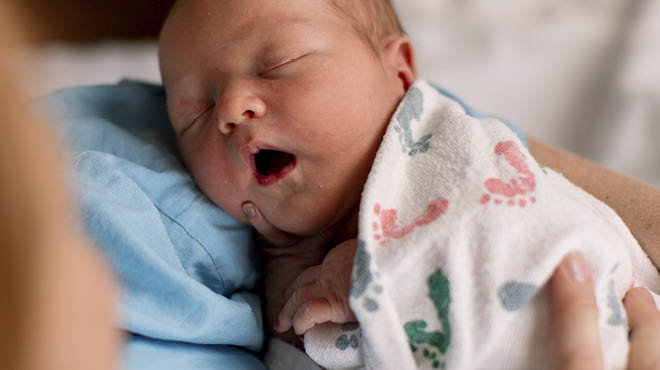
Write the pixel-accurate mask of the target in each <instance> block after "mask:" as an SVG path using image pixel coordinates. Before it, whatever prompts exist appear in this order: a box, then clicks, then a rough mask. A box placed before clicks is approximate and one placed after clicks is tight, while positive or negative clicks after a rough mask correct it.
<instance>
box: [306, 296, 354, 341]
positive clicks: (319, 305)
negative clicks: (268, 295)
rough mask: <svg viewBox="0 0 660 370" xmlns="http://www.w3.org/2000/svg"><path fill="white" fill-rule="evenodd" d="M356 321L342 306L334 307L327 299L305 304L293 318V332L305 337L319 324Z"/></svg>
mask: <svg viewBox="0 0 660 370" xmlns="http://www.w3.org/2000/svg"><path fill="white" fill-rule="evenodd" d="M351 321H355V316H353V315H352V312H348V313H346V312H344V310H343V309H342V307H341V306H338V305H333V304H332V303H330V301H329V300H327V299H326V298H318V299H314V300H311V301H307V302H305V304H303V305H302V307H300V309H299V310H298V312H296V315H295V316H294V318H293V330H294V331H295V333H296V335H303V334H305V333H306V332H307V331H308V330H310V329H311V328H313V327H314V326H315V325H317V324H322V323H324V322H336V323H344V322H351Z"/></svg>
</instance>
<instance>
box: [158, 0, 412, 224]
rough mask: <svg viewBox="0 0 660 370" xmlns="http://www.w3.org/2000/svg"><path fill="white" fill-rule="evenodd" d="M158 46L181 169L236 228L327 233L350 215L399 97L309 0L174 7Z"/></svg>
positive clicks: (358, 44)
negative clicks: (256, 224)
mask: <svg viewBox="0 0 660 370" xmlns="http://www.w3.org/2000/svg"><path fill="white" fill-rule="evenodd" d="M180 3H181V4H179V5H178V7H179V8H178V9H177V10H176V11H175V12H174V13H173V15H172V16H171V17H170V19H169V20H168V22H167V24H166V25H165V28H164V30H163V34H162V37H161V50H160V63H161V72H162V76H163V83H164V85H165V88H166V90H167V97H168V98H167V105H168V110H169V114H170V118H171V121H172V125H173V127H174V130H175V131H176V133H177V137H178V142H179V146H180V150H181V153H182V157H183V160H184V161H185V163H186V165H187V167H188V169H189V170H190V171H191V173H192V176H193V177H194V178H195V180H196V181H197V183H198V184H199V186H200V187H201V189H202V191H204V193H206V195H207V196H208V197H209V198H210V199H211V200H212V201H213V202H214V203H216V204H217V205H219V206H220V207H221V208H223V209H224V210H225V211H226V212H228V213H229V214H231V215H232V216H234V217H235V218H237V219H239V220H242V221H246V218H245V216H244V214H243V211H242V208H241V205H242V204H243V203H244V202H246V201H251V202H253V203H254V204H256V206H257V207H258V208H259V209H260V210H261V212H262V213H263V215H264V216H265V217H266V219H267V220H268V221H269V222H270V223H271V224H273V225H274V226H275V227H277V228H279V229H281V230H283V231H287V232H290V233H294V234H298V235H308V234H312V233H315V232H319V231H322V230H325V229H327V228H329V227H331V226H332V225H334V224H336V223H338V222H339V221H340V220H342V219H343V218H344V217H347V216H349V215H350V214H351V213H353V212H355V211H356V209H357V206H358V204H359V200H360V193H361V190H362V187H363V185H364V182H365V180H366V178H367V175H368V172H369V169H370V167H371V164H372V161H373V158H374V155H375V153H376V150H377V149H378V147H379V144H380V141H381V138H382V135H383V133H384V130H385V128H386V126H387V123H388V122H389V118H390V116H391V114H392V113H393V111H394V109H395V108H396V105H397V104H398V102H399V100H400V99H401V97H402V96H403V94H404V92H405V91H404V90H403V89H402V86H401V81H400V80H398V79H397V76H396V74H392V73H388V71H387V68H386V67H384V64H383V63H381V58H380V57H379V56H378V55H376V53H374V51H373V50H372V49H370V48H369V47H368V46H367V44H366V43H365V42H364V41H363V40H362V39H361V38H360V36H359V35H358V34H357V33H356V32H355V30H354V29H353V28H352V27H351V26H350V24H349V23H348V22H347V21H345V20H344V19H342V18H341V17H340V16H339V15H338V14H336V13H335V11H334V10H333V9H332V8H330V7H329V6H328V5H326V3H325V1H310V0H287V1H281V0H192V1H189V0H182V1H180Z"/></svg>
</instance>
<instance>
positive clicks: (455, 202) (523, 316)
mask: <svg viewBox="0 0 660 370" xmlns="http://www.w3.org/2000/svg"><path fill="white" fill-rule="evenodd" d="M359 227H360V232H359V247H358V252H357V255H356V261H355V265H354V270H353V281H352V287H351V307H352V309H353V310H354V312H355V314H356V316H357V318H358V320H359V322H360V329H361V333H360V330H358V329H357V328H356V327H354V326H343V327H342V326H336V325H325V326H322V327H319V328H316V329H315V330H313V331H312V332H310V333H309V334H308V335H307V336H306V338H305V341H306V350H307V352H308V354H310V356H311V357H312V358H314V359H316V360H317V361H319V362H320V363H321V365H324V366H326V367H329V368H342V367H343V368H349V367H354V366H358V365H360V364H361V363H360V359H364V364H365V365H366V367H367V368H370V369H379V370H380V369H383V370H385V369H397V370H399V369H416V368H428V369H434V368H447V369H544V368H546V367H548V366H550V364H551V359H550V358H549V356H550V353H549V349H548V344H549V338H548V334H549V330H548V329H549V325H550V324H551V323H550V321H549V318H548V312H547V306H548V303H547V297H546V296H547V293H546V290H545V288H543V287H544V284H545V283H546V282H547V281H548V279H549V278H550V277H551V275H552V273H553V271H554V269H555V267H556V266H557V264H558V263H559V261H560V260H561V259H562V258H563V256H565V255H566V254H567V253H569V252H570V251H575V250H579V251H581V252H582V253H583V254H584V255H585V257H586V258H587V259H588V260H589V261H590V262H591V263H592V264H593V269H594V281H595V286H596V295H597V301H598V304H599V310H600V313H601V314H600V318H599V326H600V330H601V336H602V343H603V349H604V354H605V364H606V369H623V368H624V367H625V364H626V358H627V354H628V340H627V339H628V337H627V333H628V332H627V330H628V329H627V322H626V317H625V312H624V310H623V306H622V304H621V299H622V298H623V296H624V294H625V292H626V291H627V290H628V289H629V288H630V286H631V285H632V284H633V283H634V284H636V285H643V286H647V287H649V288H651V290H652V291H654V292H659V291H660V276H659V275H658V272H657V270H656V269H655V268H654V267H653V265H652V264H651V262H650V261H649V259H648V258H647V257H646V255H645V254H644V253H643V251H642V250H641V248H640V247H639V245H638V244H637V243H636V241H635V239H634V238H633V236H632V235H631V234H630V232H629V231H628V230H627V229H626V227H625V226H624V224H623V222H622V221H621V219H620V218H619V217H618V216H617V215H616V214H615V213H614V212H613V211H612V210H611V209H609V208H608V207H607V206H605V205H604V204H603V203H601V202H599V201H598V200H596V199H595V198H593V197H591V196H590V195H588V194H587V193H585V192H584V191H582V190H581V189H579V188H577V187H576V186H574V185H572V184H571V183H569V182H568V181H567V180H566V179H565V178H564V177H562V176H561V175H559V174H557V173H555V172H553V171H551V170H549V169H542V168H541V167H540V166H539V165H538V164H537V163H536V162H535V161H534V159H533V158H532V157H531V156H530V155H529V153H528V151H527V150H526V148H525V147H524V146H523V144H522V143H521V142H520V141H519V140H518V138H517V136H516V135H515V134H514V133H513V132H512V131H511V130H510V129H509V128H508V127H506V126H505V125H503V124H502V123H501V122H499V121H497V120H494V119H475V118H472V117H470V116H468V115H467V114H465V112H464V110H463V109H462V108H461V106H460V105H459V104H457V103H456V102H454V101H453V100H451V99H449V98H447V97H445V96H443V95H441V94H439V93H438V92H437V91H436V90H435V89H434V88H433V87H431V86H430V85H428V84H427V83H425V82H423V81H422V82H418V83H416V84H415V85H414V86H413V87H412V88H411V89H410V91H409V92H408V94H407V95H406V98H405V99H404V101H403V102H402V103H401V105H400V106H399V108H398V109H397V111H396V113H395V114H394V116H393V119H392V121H391V123H390V125H389V127H388V130H387V132H386V134H385V136H384V138H383V142H382V144H381V148H380V149H379V152H378V155H377V157H376V160H375V162H374V165H373V167H372V170H371V173H370V175H369V178H368V181H367V184H366V186H365V191H364V193H363V197H362V204H361V214H360V226H359ZM342 355H343V357H342Z"/></svg>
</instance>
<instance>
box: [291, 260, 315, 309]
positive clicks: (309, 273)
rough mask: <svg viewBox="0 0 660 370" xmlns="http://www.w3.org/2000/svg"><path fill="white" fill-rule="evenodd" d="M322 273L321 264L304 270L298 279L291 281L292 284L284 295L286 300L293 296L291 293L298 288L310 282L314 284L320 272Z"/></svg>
mask: <svg viewBox="0 0 660 370" xmlns="http://www.w3.org/2000/svg"><path fill="white" fill-rule="evenodd" d="M320 273H321V265H315V266H312V267H310V268H308V269H307V270H305V271H303V272H302V274H300V275H298V277H297V278H296V280H294V281H293V283H291V285H290V286H289V287H288V288H287V289H286V291H284V297H285V299H286V300H288V299H289V298H291V295H292V294H293V292H295V291H296V290H298V289H300V288H302V287H303V286H305V285H308V284H313V283H314V282H316V281H317V280H318V278H319V274H320Z"/></svg>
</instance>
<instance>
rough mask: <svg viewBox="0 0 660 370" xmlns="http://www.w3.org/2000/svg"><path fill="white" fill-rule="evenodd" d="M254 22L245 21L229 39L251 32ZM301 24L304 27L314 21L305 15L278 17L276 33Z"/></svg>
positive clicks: (236, 38) (231, 33) (232, 32)
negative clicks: (304, 16)
mask: <svg viewBox="0 0 660 370" xmlns="http://www.w3.org/2000/svg"><path fill="white" fill-rule="evenodd" d="M254 26H255V25H254V22H245V23H243V24H242V25H240V26H239V27H237V28H236V29H234V30H233V31H231V32H230V33H229V35H228V37H227V40H233V41H235V40H238V39H240V38H241V36H242V35H246V34H249V32H250V30H252V29H254ZM299 26H304V27H307V28H309V27H312V26H313V25H312V23H311V22H309V20H308V19H306V18H303V17H296V16H290V17H285V18H284V19H278V20H277V28H276V31H275V33H277V31H278V30H281V29H285V28H294V27H299Z"/></svg>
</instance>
